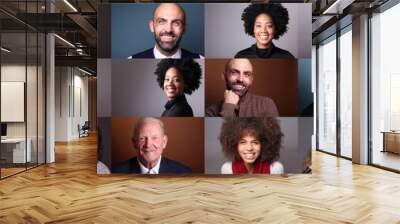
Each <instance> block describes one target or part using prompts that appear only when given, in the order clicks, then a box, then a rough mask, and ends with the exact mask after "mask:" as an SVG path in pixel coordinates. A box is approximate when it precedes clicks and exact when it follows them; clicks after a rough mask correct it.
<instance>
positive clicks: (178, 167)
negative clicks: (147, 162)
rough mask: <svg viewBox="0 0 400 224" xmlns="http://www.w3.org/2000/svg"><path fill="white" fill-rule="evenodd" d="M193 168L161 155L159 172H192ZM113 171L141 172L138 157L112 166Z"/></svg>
mask: <svg viewBox="0 0 400 224" xmlns="http://www.w3.org/2000/svg"><path fill="white" fill-rule="evenodd" d="M191 172H192V170H191V169H190V168H189V167H187V166H185V165H183V164H181V163H179V162H177V161H174V160H170V159H168V158H166V157H164V156H163V157H161V163H160V170H159V172H158V173H159V174H174V173H175V174H176V173H191ZM112 173H140V166H139V162H138V160H137V157H134V158H132V159H130V160H127V161H125V162H123V163H121V164H119V165H117V166H113V167H112Z"/></svg>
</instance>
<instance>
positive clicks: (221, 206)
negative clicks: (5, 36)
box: [0, 137, 400, 224]
mask: <svg viewBox="0 0 400 224" xmlns="http://www.w3.org/2000/svg"><path fill="white" fill-rule="evenodd" d="M96 154H97V147H96V139H95V138H94V137H88V138H83V139H81V140H79V141H76V142H70V143H68V144H57V145H56V163H54V164H48V165H45V166H40V167H38V168H35V169H32V170H29V171H27V172H24V173H21V174H19V175H16V176H12V177H9V178H7V179H5V180H1V181H0V202H1V203H0V223H46V222H48V223H61V222H62V223H385V224H386V223H398V222H399V220H400V213H399V210H400V200H397V199H398V198H400V191H399V189H400V175H399V174H396V173H393V172H389V171H385V170H382V169H378V168H375V167H371V166H361V165H355V164H352V163H351V162H350V161H348V160H345V159H340V158H337V157H334V156H330V155H328V154H325V153H321V152H315V151H314V152H313V155H312V156H313V165H312V168H313V174H312V175H309V174H300V175H288V176H258V175H253V176H252V175H249V176H236V177H229V176H224V177H221V176H186V177H182V176H180V177H176V176H175V177H173V176H163V177H154V176H152V177H145V176H127V175H112V176H99V175H97V174H96V162H97V160H96V158H97V157H96Z"/></svg>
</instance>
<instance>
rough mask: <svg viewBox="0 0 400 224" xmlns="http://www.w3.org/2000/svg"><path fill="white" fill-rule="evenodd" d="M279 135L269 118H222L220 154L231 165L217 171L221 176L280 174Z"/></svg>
mask: <svg viewBox="0 0 400 224" xmlns="http://www.w3.org/2000/svg"><path fill="white" fill-rule="evenodd" d="M282 136H283V134H282V133H281V130H280V127H279V124H278V122H277V120H276V119H275V118H273V117H265V118H263V117H257V118H256V117H248V118H236V117H232V118H226V119H225V121H224V123H223V124H222V128H221V135H220V142H221V145H222V150H223V152H224V153H225V155H226V156H227V157H229V158H230V159H232V161H229V162H226V163H224V164H223V165H222V167H221V173H222V174H282V173H283V172H284V170H283V165H282V164H281V163H280V162H279V161H277V159H278V158H279V151H280V147H281V140H282Z"/></svg>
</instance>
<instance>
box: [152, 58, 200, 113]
mask: <svg viewBox="0 0 400 224" xmlns="http://www.w3.org/2000/svg"><path fill="white" fill-rule="evenodd" d="M155 74H156V75H157V82H158V85H159V86H160V88H161V89H162V90H163V91H164V93H165V95H166V96H167V98H168V102H167V103H166V104H165V106H164V107H165V111H164V112H163V113H162V115H161V116H162V117H193V110H192V107H190V105H189V103H188V102H187V100H186V97H185V93H187V94H192V93H193V92H194V91H195V90H196V89H198V88H199V86H200V79H201V67H200V65H199V64H198V63H197V62H195V61H194V60H193V59H191V58H185V59H163V60H161V61H160V62H159V63H158V64H157V69H156V71H155Z"/></svg>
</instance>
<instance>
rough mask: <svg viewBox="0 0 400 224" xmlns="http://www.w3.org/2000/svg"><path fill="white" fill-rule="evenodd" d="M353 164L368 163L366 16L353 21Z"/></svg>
mask: <svg viewBox="0 0 400 224" xmlns="http://www.w3.org/2000/svg"><path fill="white" fill-rule="evenodd" d="M352 29H353V35H352V38H353V40H352V43H353V59H352V61H353V80H352V81H353V84H352V86H353V90H352V91H353V92H352V94H353V114H352V115H353V120H352V121H353V130H352V134H353V140H352V145H353V153H352V156H353V162H354V163H358V164H367V163H368V60H367V59H368V39H367V37H368V16H367V15H361V16H360V17H358V18H356V19H354V20H353V25H352Z"/></svg>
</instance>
